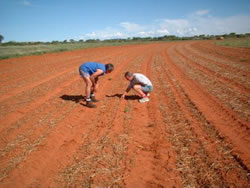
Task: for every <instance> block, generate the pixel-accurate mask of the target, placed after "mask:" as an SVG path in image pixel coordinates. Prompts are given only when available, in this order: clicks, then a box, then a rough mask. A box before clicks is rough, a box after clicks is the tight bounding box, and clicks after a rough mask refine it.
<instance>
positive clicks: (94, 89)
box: [90, 79, 99, 102]
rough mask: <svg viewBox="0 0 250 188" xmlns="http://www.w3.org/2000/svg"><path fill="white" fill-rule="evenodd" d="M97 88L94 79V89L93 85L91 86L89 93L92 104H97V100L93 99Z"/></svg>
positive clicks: (97, 85)
mask: <svg viewBox="0 0 250 188" xmlns="http://www.w3.org/2000/svg"><path fill="white" fill-rule="evenodd" d="M98 87H99V84H98V83H97V79H96V83H95V87H93V85H92V87H91V93H90V97H91V100H92V101H93V102H99V100H97V99H96V97H95V93H96V92H97V90H98Z"/></svg>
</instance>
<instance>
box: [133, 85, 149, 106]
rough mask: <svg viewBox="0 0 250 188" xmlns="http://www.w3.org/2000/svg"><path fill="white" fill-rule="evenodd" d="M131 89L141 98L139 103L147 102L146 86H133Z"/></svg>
mask: <svg viewBox="0 0 250 188" xmlns="http://www.w3.org/2000/svg"><path fill="white" fill-rule="evenodd" d="M133 89H135V91H137V93H139V94H140V96H141V97H142V98H141V99H140V100H139V102H140V103H144V102H148V101H149V98H148V96H147V93H148V92H149V90H148V87H147V86H141V85H134V87H133Z"/></svg>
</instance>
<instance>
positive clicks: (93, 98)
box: [91, 96, 99, 102]
mask: <svg viewBox="0 0 250 188" xmlns="http://www.w3.org/2000/svg"><path fill="white" fill-rule="evenodd" d="M91 101H92V102H99V100H97V99H96V98H95V96H93V97H91Z"/></svg>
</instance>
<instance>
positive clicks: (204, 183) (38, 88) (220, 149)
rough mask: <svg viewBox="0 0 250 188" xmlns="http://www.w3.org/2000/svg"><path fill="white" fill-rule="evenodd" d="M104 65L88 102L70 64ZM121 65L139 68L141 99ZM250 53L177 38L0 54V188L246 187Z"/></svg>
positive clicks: (248, 182) (75, 66)
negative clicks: (145, 82) (90, 104)
mask: <svg viewBox="0 0 250 188" xmlns="http://www.w3.org/2000/svg"><path fill="white" fill-rule="evenodd" d="M86 61H98V62H101V63H112V64H114V66H115V70H114V71H113V72H112V73H111V74H107V75H105V76H103V77H101V78H100V79H99V81H100V88H99V91H98V93H97V94H96V95H97V98H98V99H100V102H98V103H97V108H95V109H89V108H87V107H86V106H85V101H84V98H85V96H84V95H85V85H84V82H83V80H82V79H81V78H80V76H79V73H78V67H79V66H80V65H81V64H82V63H83V62H86ZM126 71H131V72H140V73H143V74H145V75H147V76H148V77H149V78H150V79H151V81H152V83H153V86H154V89H153V92H152V93H151V96H150V101H149V102H148V103H143V104H140V103H139V102H138V99H139V97H138V96H137V95H136V93H135V92H133V91H131V92H130V93H129V95H128V96H127V97H126V99H125V100H120V96H121V94H122V93H123V92H124V91H125V89H126V87H127V85H128V81H127V80H125V79H124V76H123V75H124V73H125V72H126ZM249 120H250V50H249V49H241V48H228V47H222V46H215V45H214V44H213V42H211V41H185V42H169V43H152V44H143V45H127V46H120V47H100V48H93V49H84V50H77V51H73V52H63V53H53V54H45V55H41V56H27V57H22V58H13V59H7V60H1V61H0V166H1V168H0V187H4V188H6V187H10V188H13V187H91V188H97V187H98V188H100V187H114V188H118V187H126V188H131V187H137V188H141V187H142V188H144V187H146V188H148V187H188V188H190V187H235V188H240V187H242V188H243V187H244V188H245V187H249V186H250V177H249V174H250V173H249V168H250V149H249V148H250V130H249V127H250V121H249Z"/></svg>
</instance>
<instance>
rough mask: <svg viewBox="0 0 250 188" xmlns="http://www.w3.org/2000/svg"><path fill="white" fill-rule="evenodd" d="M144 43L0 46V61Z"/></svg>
mask: <svg viewBox="0 0 250 188" xmlns="http://www.w3.org/2000/svg"><path fill="white" fill-rule="evenodd" d="M139 43H145V42H136V41H129V42H93V43H88V42H82V43H58V44H30V45H8V46H6V45H0V59H8V58H13V57H21V56H29V55H41V54H44V53H51V52H63V51H72V50H77V49H84V48H95V47H102V46H121V45H127V44H139Z"/></svg>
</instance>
